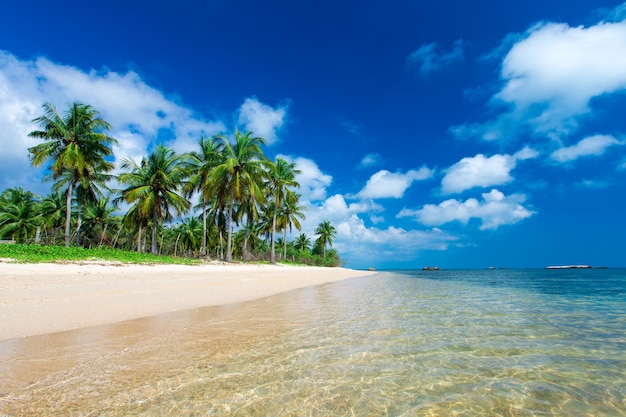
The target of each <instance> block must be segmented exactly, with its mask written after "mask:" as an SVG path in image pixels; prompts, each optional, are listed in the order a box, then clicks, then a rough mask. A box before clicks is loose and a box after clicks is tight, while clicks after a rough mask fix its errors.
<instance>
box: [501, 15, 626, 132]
mask: <svg viewBox="0 0 626 417" xmlns="http://www.w3.org/2000/svg"><path fill="white" fill-rule="evenodd" d="M502 77H503V79H505V80H506V84H505V86H504V88H503V89H502V90H501V91H500V92H499V93H498V94H497V95H496V97H497V98H499V99H501V100H503V101H504V102H507V103H512V104H514V105H515V108H516V111H524V112H527V113H529V115H530V116H531V117H532V119H531V120H530V122H531V123H532V124H533V125H534V126H535V127H536V128H537V130H538V131H540V132H551V131H557V132H561V131H565V132H568V131H570V130H572V129H574V128H575V127H576V125H577V122H576V118H577V117H578V116H580V115H583V114H586V113H588V112H589V101H590V100H591V99H592V98H593V97H597V96H599V95H602V94H607V93H612V92H616V91H619V90H622V89H624V88H625V87H626V23H625V22H619V23H599V24H597V25H596V26H592V27H590V28H584V27H582V26H579V27H570V26H568V25H566V24H557V23H547V24H542V25H537V26H535V27H533V28H531V29H530V30H529V31H528V32H527V34H526V37H525V38H524V39H522V40H521V41H519V42H518V43H517V44H515V45H514V46H513V47H512V48H511V50H510V51H509V53H508V54H507V56H506V57H505V59H504V63H503V66H502ZM537 104H540V105H541V106H540V107H539V108H538V109H536V108H533V106H536V105H537Z"/></svg>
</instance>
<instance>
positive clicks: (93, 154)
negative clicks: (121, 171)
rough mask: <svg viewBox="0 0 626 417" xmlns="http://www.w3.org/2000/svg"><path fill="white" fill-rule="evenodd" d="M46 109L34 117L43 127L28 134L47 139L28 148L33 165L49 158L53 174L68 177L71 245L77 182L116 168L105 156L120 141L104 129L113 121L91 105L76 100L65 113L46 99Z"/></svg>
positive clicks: (67, 224) (67, 231) (67, 236)
mask: <svg viewBox="0 0 626 417" xmlns="http://www.w3.org/2000/svg"><path fill="white" fill-rule="evenodd" d="M43 109H44V114H43V115H41V116H39V117H37V118H35V119H33V123H35V124H37V125H38V126H39V128H40V129H41V130H34V131H32V132H30V133H29V136H31V137H34V138H37V139H41V140H43V141H44V142H43V143H40V144H38V145H35V146H33V147H31V148H29V149H28V151H29V153H30V161H31V164H32V165H33V166H35V167H38V166H41V165H43V164H45V163H47V162H50V163H51V165H50V170H51V173H52V178H53V179H54V180H57V179H59V178H61V177H64V178H65V182H66V185H67V192H66V217H65V246H67V247H69V245H70V223H71V213H72V211H71V204H72V197H73V194H74V186H75V185H76V183H78V182H80V181H83V180H86V181H90V179H92V178H93V177H95V176H96V175H97V174H98V173H105V172H109V171H111V170H112V169H113V163H112V162H110V161H108V160H107V159H106V158H107V157H108V156H111V155H112V154H113V151H112V150H111V146H112V145H114V144H116V143H117V141H116V140H115V139H113V138H112V137H109V136H107V135H106V134H105V133H103V131H107V130H109V129H110V125H109V124H108V123H107V122H105V121H104V120H103V119H101V118H100V117H98V114H99V113H98V112H97V111H96V110H95V109H94V108H93V107H91V106H90V105H87V104H82V103H78V102H74V103H72V104H70V105H69V107H68V109H67V110H66V111H65V113H63V115H62V116H61V115H59V113H58V112H57V109H56V107H55V106H54V105H53V104H51V103H44V104H43Z"/></svg>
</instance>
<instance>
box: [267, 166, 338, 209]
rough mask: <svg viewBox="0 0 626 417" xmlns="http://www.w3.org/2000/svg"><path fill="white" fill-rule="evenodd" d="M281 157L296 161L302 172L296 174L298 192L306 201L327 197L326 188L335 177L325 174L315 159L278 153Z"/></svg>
mask: <svg viewBox="0 0 626 417" xmlns="http://www.w3.org/2000/svg"><path fill="white" fill-rule="evenodd" d="M277 157H279V158H283V159H284V160H286V161H288V162H290V163H295V164H296V169H298V170H300V171H301V172H300V174H298V175H297V176H296V181H298V183H299V184H300V188H298V189H297V192H298V193H299V194H301V195H302V197H301V199H302V200H303V201H306V202H315V201H321V200H324V199H325V198H326V188H328V187H329V186H330V184H331V183H332V182H333V177H332V176H330V175H328V174H324V173H323V172H322V170H321V169H320V168H319V167H318V166H317V164H316V163H315V161H313V160H311V159H308V158H303V157H296V158H294V157H292V156H289V155H277Z"/></svg>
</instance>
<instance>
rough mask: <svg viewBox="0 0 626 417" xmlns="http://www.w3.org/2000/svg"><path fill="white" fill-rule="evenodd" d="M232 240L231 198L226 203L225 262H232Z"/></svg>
mask: <svg viewBox="0 0 626 417" xmlns="http://www.w3.org/2000/svg"><path fill="white" fill-rule="evenodd" d="M232 238H233V200H232V196H231V199H230V202H229V203H228V230H227V237H226V262H232V261H233V247H232Z"/></svg>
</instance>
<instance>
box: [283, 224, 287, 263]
mask: <svg viewBox="0 0 626 417" xmlns="http://www.w3.org/2000/svg"><path fill="white" fill-rule="evenodd" d="M285 259H287V228H286V227H285V231H284V232H283V261H284V260H285Z"/></svg>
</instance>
